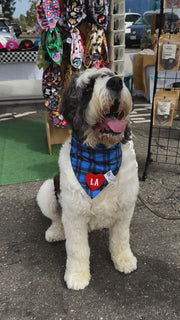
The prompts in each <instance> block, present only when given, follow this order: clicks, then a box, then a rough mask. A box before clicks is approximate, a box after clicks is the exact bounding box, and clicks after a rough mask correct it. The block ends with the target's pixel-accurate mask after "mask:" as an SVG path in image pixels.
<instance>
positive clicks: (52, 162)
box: [0, 120, 60, 185]
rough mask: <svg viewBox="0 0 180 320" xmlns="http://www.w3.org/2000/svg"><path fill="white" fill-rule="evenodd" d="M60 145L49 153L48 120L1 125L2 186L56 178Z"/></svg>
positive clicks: (0, 163) (0, 176) (0, 174)
mask: <svg viewBox="0 0 180 320" xmlns="http://www.w3.org/2000/svg"><path fill="white" fill-rule="evenodd" d="M59 150H60V145H53V146H52V152H53V155H52V156H50V155H49V153H48V144H47V138H46V128H45V121H43V120H38V121H18V122H6V123H1V124H0V185H8V184H16V183H23V182H29V181H38V180H45V179H48V178H52V177H53V176H54V175H55V174H56V173H57V172H58V156H59Z"/></svg>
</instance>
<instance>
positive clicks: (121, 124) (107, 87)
mask: <svg viewBox="0 0 180 320" xmlns="http://www.w3.org/2000/svg"><path fill="white" fill-rule="evenodd" d="M131 108H132V100H131V95H130V93H129V90H128V89H127V88H126V86H125V85H124V83H123V81H122V79H121V78H120V77H119V76H117V75H115V74H114V73H113V72H112V71H111V70H110V69H107V68H102V69H99V70H96V69H95V68H92V69H88V70H86V71H82V72H79V73H77V74H74V75H73V76H72V77H71V79H70V81H69V83H68V85H67V86H66V88H65V89H64V92H63V96H62V113H63V115H64V118H65V120H66V121H67V122H68V124H69V126H70V127H71V129H72V130H73V132H74V133H75V135H76V136H77V137H78V138H79V139H80V140H81V141H83V143H85V144H87V145H89V146H91V147H93V148H94V147H95V146H96V145H98V144H104V145H106V146H107V147H110V146H112V145H113V144H115V143H118V142H120V141H121V140H122V138H123V136H124V131H125V128H126V119H127V117H128V115H129V113H130V111H131Z"/></svg>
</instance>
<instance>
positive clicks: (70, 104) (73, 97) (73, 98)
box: [61, 73, 78, 126]
mask: <svg viewBox="0 0 180 320" xmlns="http://www.w3.org/2000/svg"><path fill="white" fill-rule="evenodd" d="M77 78H78V74H76V73H75V74H73V75H72V76H71V78H70V80H69V82H68V84H67V86H66V87H65V88H64V90H63V93H62V100H61V112H62V114H63V117H64V119H65V120H66V121H67V122H68V124H69V125H70V126H71V125H72V120H73V118H74V116H75V113H76V109H75V107H76V105H77V99H78V94H77V88H76V80H77Z"/></svg>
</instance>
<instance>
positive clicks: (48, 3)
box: [36, 0, 61, 32]
mask: <svg viewBox="0 0 180 320" xmlns="http://www.w3.org/2000/svg"><path fill="white" fill-rule="evenodd" d="M36 12H37V20H38V23H39V24H40V26H41V28H42V29H43V30H44V31H47V30H48V29H49V30H50V32H52V31H53V30H54V28H55V26H56V23H57V21H58V20H59V18H60V16H61V7H60V4H59V1H58V0H38V2H37V5H36Z"/></svg>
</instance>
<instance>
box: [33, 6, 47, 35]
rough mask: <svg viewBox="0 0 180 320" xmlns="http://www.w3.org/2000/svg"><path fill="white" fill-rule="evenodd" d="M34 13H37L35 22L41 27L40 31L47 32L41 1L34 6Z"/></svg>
mask: <svg viewBox="0 0 180 320" xmlns="http://www.w3.org/2000/svg"><path fill="white" fill-rule="evenodd" d="M36 13H37V21H38V23H39V25H40V27H41V29H42V30H44V31H47V30H48V22H47V19H46V14H45V12H44V10H43V7H42V0H38V2H37V5H36Z"/></svg>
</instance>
